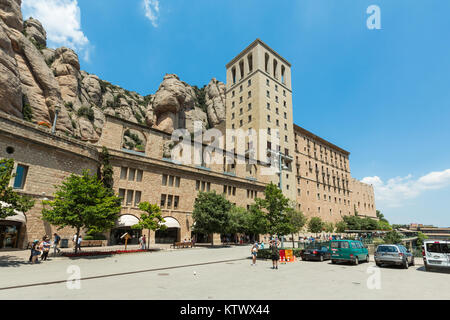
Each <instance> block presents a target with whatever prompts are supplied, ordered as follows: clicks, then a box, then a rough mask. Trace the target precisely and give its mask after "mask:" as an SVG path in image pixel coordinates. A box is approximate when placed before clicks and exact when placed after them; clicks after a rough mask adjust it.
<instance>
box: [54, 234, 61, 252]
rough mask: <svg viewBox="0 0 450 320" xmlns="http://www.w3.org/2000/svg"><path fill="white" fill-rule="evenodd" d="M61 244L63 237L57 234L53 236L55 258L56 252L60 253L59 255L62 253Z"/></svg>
mask: <svg viewBox="0 0 450 320" xmlns="http://www.w3.org/2000/svg"><path fill="white" fill-rule="evenodd" d="M60 242H61V237H60V236H59V235H58V234H57V233H56V232H55V233H54V234H53V256H54V257H56V251H58V253H60V252H61V249H59V248H58V246H59V243H60Z"/></svg>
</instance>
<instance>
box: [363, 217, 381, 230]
mask: <svg viewBox="0 0 450 320" xmlns="http://www.w3.org/2000/svg"><path fill="white" fill-rule="evenodd" d="M360 228H361V230H376V229H377V228H378V221H376V220H374V219H371V218H360Z"/></svg>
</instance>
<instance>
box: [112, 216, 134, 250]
mask: <svg viewBox="0 0 450 320" xmlns="http://www.w3.org/2000/svg"><path fill="white" fill-rule="evenodd" d="M138 223H139V219H138V218H137V217H135V216H133V215H131V214H124V215H122V216H120V217H119V219H117V221H116V225H115V227H114V228H113V229H112V230H111V237H110V244H111V245H122V244H125V240H124V239H121V238H120V237H121V236H122V235H123V234H124V233H125V232H127V233H128V234H129V235H130V236H131V239H129V240H128V241H127V244H139V237H140V236H141V230H135V229H132V228H131V226H134V225H135V224H138Z"/></svg>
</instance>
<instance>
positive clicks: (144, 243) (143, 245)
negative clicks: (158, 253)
mask: <svg viewBox="0 0 450 320" xmlns="http://www.w3.org/2000/svg"><path fill="white" fill-rule="evenodd" d="M146 248H147V238H146V237H145V235H143V236H142V249H143V250H145V249H146Z"/></svg>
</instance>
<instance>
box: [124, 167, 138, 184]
mask: <svg viewBox="0 0 450 320" xmlns="http://www.w3.org/2000/svg"><path fill="white" fill-rule="evenodd" d="M143 174H144V172H143V171H142V170H138V169H134V168H128V167H121V168H120V180H127V178H128V181H136V182H141V181H142V176H143Z"/></svg>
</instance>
